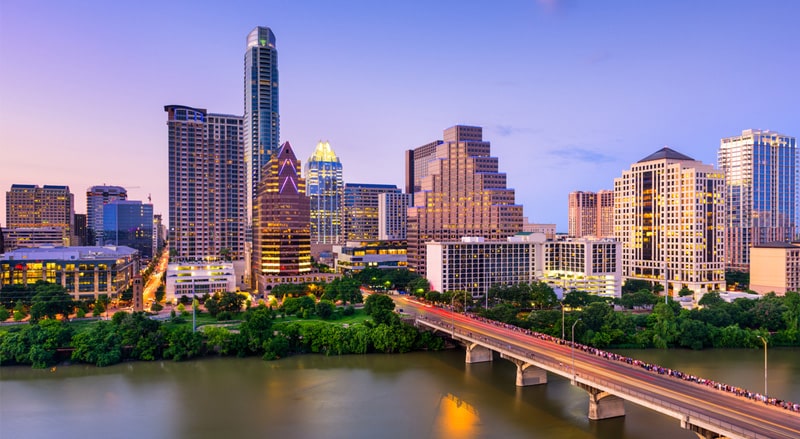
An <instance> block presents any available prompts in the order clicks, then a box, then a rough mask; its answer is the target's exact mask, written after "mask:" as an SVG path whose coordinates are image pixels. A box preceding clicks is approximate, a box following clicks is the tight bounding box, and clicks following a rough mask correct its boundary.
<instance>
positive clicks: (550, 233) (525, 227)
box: [522, 217, 556, 241]
mask: <svg viewBox="0 0 800 439" xmlns="http://www.w3.org/2000/svg"><path fill="white" fill-rule="evenodd" d="M522 231H523V232H526V233H542V234H544V237H545V239H547V240H550V241H552V240H554V239H556V225H555V224H544V223H531V222H528V218H527V217H523V218H522Z"/></svg>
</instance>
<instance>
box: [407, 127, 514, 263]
mask: <svg viewBox="0 0 800 439" xmlns="http://www.w3.org/2000/svg"><path fill="white" fill-rule="evenodd" d="M490 148H491V145H490V144H489V142H485V141H484V140H483V130H482V128H480V127H470V126H463V125H456V126H454V127H451V128H448V129H446V130H445V131H444V140H443V141H437V142H432V143H429V144H427V145H424V146H422V147H420V148H417V149H415V150H413V151H411V152H409V153H407V154H406V157H407V158H408V159H409V160H411V162H409V163H407V164H406V170H407V171H408V172H409V174H407V176H406V181H407V182H411V185H412V186H414V187H413V189H414V200H413V206H412V207H409V208H408V262H409V266H410V267H411V268H413V269H415V270H417V271H418V272H419V273H420V274H421V275H423V276H425V270H426V263H425V261H426V255H425V251H426V246H425V243H426V242H428V241H433V240H436V241H446V240H458V239H461V238H462V237H464V236H480V237H483V238H485V239H487V240H499V239H505V238H507V237H509V236H512V235H514V234H516V233H518V232H520V231H522V206H521V205H518V204H515V202H514V189H509V188H507V187H506V175H505V174H504V173H501V172H499V171H498V159H497V158H496V157H490V156H489V153H490ZM417 186H418V187H419V189H417Z"/></svg>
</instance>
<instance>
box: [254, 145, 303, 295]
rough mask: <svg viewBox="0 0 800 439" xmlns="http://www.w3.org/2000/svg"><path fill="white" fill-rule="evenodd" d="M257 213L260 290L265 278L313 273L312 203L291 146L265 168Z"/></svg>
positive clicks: (256, 259)
mask: <svg viewBox="0 0 800 439" xmlns="http://www.w3.org/2000/svg"><path fill="white" fill-rule="evenodd" d="M254 213H255V215H254V217H253V218H254V221H253V235H254V236H253V237H254V245H253V256H254V257H253V273H254V274H255V278H256V281H257V283H258V290H259V291H261V292H263V291H264V287H263V285H264V283H265V282H266V281H265V280H264V276H269V275H278V276H284V275H298V274H304V273H308V272H310V271H311V232H310V230H309V229H310V223H311V214H310V203H309V201H308V197H306V195H305V180H304V179H303V178H301V177H300V160H297V157H296V156H295V153H294V151H293V150H292V146H291V145H290V144H289V142H286V143H284V144H283V145H282V146H281V148H280V150H278V151H277V152H276V153H274V154H273V155H272V159H271V160H270V161H269V162H267V165H266V166H265V167H264V172H263V174H262V175H261V181H260V183H259V185H258V197H257V199H256V208H255V212H254Z"/></svg>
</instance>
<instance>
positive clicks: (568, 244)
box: [536, 237, 622, 297]
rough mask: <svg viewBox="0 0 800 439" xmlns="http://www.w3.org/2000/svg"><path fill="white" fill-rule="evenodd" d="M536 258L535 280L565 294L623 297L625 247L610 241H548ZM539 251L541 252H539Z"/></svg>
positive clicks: (587, 239) (600, 239)
mask: <svg viewBox="0 0 800 439" xmlns="http://www.w3.org/2000/svg"><path fill="white" fill-rule="evenodd" d="M541 249H542V257H540V258H537V260H536V261H537V263H540V264H541V265H538V266H537V267H536V279H537V280H540V281H542V282H545V283H547V284H548V285H550V286H551V287H553V288H561V289H562V291H564V292H569V291H571V290H580V291H586V292H587V293H589V294H595V295H598V296H606V297H621V296H622V246H621V244H620V242H619V241H617V240H614V239H610V238H594V237H587V238H575V239H567V240H562V241H547V242H545V243H544V244H542V246H541ZM537 250H538V249H537Z"/></svg>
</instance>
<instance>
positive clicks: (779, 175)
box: [718, 130, 798, 271]
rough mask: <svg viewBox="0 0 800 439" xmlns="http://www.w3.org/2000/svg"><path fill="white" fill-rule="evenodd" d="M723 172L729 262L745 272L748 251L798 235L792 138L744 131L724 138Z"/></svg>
mask: <svg viewBox="0 0 800 439" xmlns="http://www.w3.org/2000/svg"><path fill="white" fill-rule="evenodd" d="M718 159H719V166H720V169H721V170H722V172H723V173H724V174H725V189H726V191H725V205H726V210H725V252H726V254H725V262H726V267H727V268H729V269H734V270H740V271H747V270H748V269H749V263H750V249H751V247H754V246H758V245H761V244H765V243H771V242H776V241H781V242H789V241H792V240H794V239H795V238H796V236H797V235H796V233H797V225H798V224H797V215H798V211H797V202H798V192H797V184H798V182H797V171H798V166H797V145H796V140H795V138H794V137H790V136H787V135H785V134H779V133H776V132H774V131H768V130H744V131H742V134H741V135H739V136H733V137H726V138H723V139H722V140H721V141H720V147H719V153H718Z"/></svg>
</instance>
